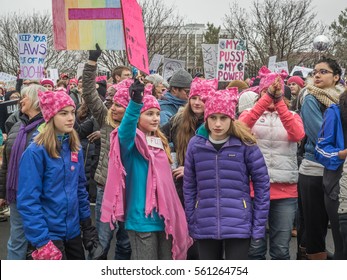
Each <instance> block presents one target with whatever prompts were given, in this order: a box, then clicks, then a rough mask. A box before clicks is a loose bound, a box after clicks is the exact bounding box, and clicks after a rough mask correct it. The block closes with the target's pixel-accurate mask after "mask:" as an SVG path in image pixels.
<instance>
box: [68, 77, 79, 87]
mask: <svg viewBox="0 0 347 280" xmlns="http://www.w3.org/2000/svg"><path fill="white" fill-rule="evenodd" d="M71 84H75V85H76V86H77V85H78V80H77V79H76V78H73V79H70V81H69V85H71Z"/></svg>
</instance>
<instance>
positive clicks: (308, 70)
mask: <svg viewBox="0 0 347 280" xmlns="http://www.w3.org/2000/svg"><path fill="white" fill-rule="evenodd" d="M295 71H301V73H302V75H303V77H304V78H306V77H307V75H308V74H309V73H311V72H312V71H313V69H312V68H306V67H302V66H294V68H293V70H292V72H291V73H290V76H293V74H294V72H295Z"/></svg>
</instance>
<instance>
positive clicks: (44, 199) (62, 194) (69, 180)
mask: <svg viewBox="0 0 347 280" xmlns="http://www.w3.org/2000/svg"><path fill="white" fill-rule="evenodd" d="M61 141H62V148H61V152H60V155H61V158H51V157H50V156H49V155H48V153H47V151H46V149H45V148H44V147H43V146H42V145H37V144H36V143H32V144H30V145H29V146H28V148H27V149H26V150H25V152H24V153H23V155H22V158H21V161H20V165H19V178H18V193H17V207H18V211H19V213H20V215H21V216H22V218H23V225H24V232H25V236H26V238H27V239H28V241H29V242H30V243H31V244H32V245H34V246H35V247H37V248H38V247H41V246H43V245H45V244H47V243H48V241H49V240H64V241H65V240H70V239H73V238H75V237H76V236H78V235H80V221H82V220H85V219H87V218H89V217H90V207H89V201H88V193H87V191H86V178H85V174H84V168H83V153H82V149H81V150H80V151H79V152H78V160H74V159H73V155H72V153H71V150H70V148H69V139H68V138H65V139H64V140H61ZM75 161H77V162H75Z"/></svg>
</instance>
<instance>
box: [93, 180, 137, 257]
mask: <svg viewBox="0 0 347 280" xmlns="http://www.w3.org/2000/svg"><path fill="white" fill-rule="evenodd" d="M103 196H104V188H102V187H99V186H98V187H97V193H96V202H95V224H96V230H97V231H98V236H99V241H100V244H101V246H102V247H103V249H104V254H105V258H106V257H107V254H108V251H109V250H110V245H111V241H112V238H113V232H114V230H111V228H110V224H109V223H103V222H101V221H100V216H101V203H102V198H103ZM114 227H115V230H116V232H117V233H116V238H117V241H116V248H115V255H114V259H115V260H130V256H131V246H130V241H129V237H128V234H127V232H126V230H125V229H124V223H122V222H119V223H118V224H117V223H115V224H114Z"/></svg>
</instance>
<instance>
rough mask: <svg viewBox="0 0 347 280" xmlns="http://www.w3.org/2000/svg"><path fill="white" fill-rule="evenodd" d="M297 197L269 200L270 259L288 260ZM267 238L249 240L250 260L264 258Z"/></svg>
mask: <svg viewBox="0 0 347 280" xmlns="http://www.w3.org/2000/svg"><path fill="white" fill-rule="evenodd" d="M297 203H298V202H297V198H285V199H276V200H271V202H270V211H269V219H268V224H269V240H270V250H269V254H270V257H271V259H272V260H290V254H289V243H290V239H291V233H292V228H293V222H294V218H295V212H296V209H297ZM266 252H267V238H266V237H265V238H262V239H257V240H253V239H252V241H251V246H250V249H249V252H248V256H249V258H250V259H252V260H265V259H266Z"/></svg>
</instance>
